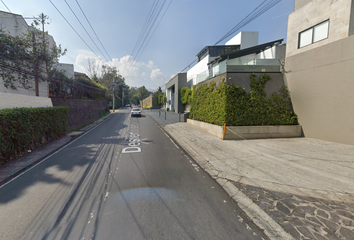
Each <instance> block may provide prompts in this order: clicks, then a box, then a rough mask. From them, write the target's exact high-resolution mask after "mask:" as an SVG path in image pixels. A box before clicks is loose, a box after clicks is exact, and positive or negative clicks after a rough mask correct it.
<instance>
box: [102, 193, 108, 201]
mask: <svg viewBox="0 0 354 240" xmlns="http://www.w3.org/2000/svg"><path fill="white" fill-rule="evenodd" d="M108 195H109V192H106V195H105V196H104V199H103V201H106V199H107V198H108Z"/></svg>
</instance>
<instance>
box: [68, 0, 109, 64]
mask: <svg viewBox="0 0 354 240" xmlns="http://www.w3.org/2000/svg"><path fill="white" fill-rule="evenodd" d="M64 1H65V3H66V5H68V7H69V8H70V10H71V12H72V13H73V14H74V16H75V17H76V19H77V21H78V22H79V23H80V25H81V27H82V28H83V29H84V30H85V32H86V33H87V35H88V36H89V38H90V39H91V41H92V42H93V44H95V46H96V47H97V49H98V51H100V53H101V54H102V56H103V57H104V58H105V59H106V60H107V61H109V59H107V58H106V56H105V55H104V54H103V53H102V51H101V49H100V48H99V47H98V46H97V44H96V43H95V41H94V40H93V39H92V37H91V35H90V34H89V33H88V32H87V30H86V28H85V27H84V25H82V23H81V21H80V19H79V18H78V17H77V16H76V14H75V12H74V11H73V9H72V8H71V7H70V5H69V3H68V2H67V1H66V0H64Z"/></svg>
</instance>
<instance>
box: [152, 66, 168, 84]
mask: <svg viewBox="0 0 354 240" xmlns="http://www.w3.org/2000/svg"><path fill="white" fill-rule="evenodd" d="M150 79H151V80H152V81H155V82H161V81H163V80H164V79H165V76H164V75H163V73H162V72H161V70H160V69H152V70H151V74H150Z"/></svg>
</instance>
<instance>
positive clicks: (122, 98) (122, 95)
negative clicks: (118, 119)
mask: <svg viewBox="0 0 354 240" xmlns="http://www.w3.org/2000/svg"><path fill="white" fill-rule="evenodd" d="M122 92H123V94H122V107H124V85H122Z"/></svg>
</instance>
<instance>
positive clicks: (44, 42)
mask: <svg viewBox="0 0 354 240" xmlns="http://www.w3.org/2000/svg"><path fill="white" fill-rule="evenodd" d="M40 18H41V23H42V37H43V48H44V54H45V56H48V54H47V49H46V46H47V44H46V39H45V32H44V24H45V20H46V19H47V16H46V15H44V13H41V15H40ZM44 62H45V74H46V79H47V89H48V96H49V81H48V80H49V79H48V59H47V57H46V58H45V60H44Z"/></svg>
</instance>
